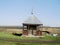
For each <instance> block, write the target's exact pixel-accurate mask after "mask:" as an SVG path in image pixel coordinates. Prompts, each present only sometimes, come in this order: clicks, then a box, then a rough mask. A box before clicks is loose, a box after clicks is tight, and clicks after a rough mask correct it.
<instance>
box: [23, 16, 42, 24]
mask: <svg viewBox="0 0 60 45" xmlns="http://www.w3.org/2000/svg"><path fill="white" fill-rule="evenodd" d="M23 24H42V23H41V22H40V20H38V18H37V17H36V16H35V15H31V16H30V17H29V18H28V19H27V20H26V21H24V22H23Z"/></svg>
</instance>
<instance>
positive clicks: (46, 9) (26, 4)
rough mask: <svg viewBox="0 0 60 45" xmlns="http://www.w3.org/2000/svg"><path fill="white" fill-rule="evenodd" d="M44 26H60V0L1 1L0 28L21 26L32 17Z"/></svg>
mask: <svg viewBox="0 0 60 45" xmlns="http://www.w3.org/2000/svg"><path fill="white" fill-rule="evenodd" d="M32 9H33V10H34V15H35V16H36V17H37V18H38V19H39V20H40V21H41V22H42V23H43V25H44V26H53V27H55V26H56V27H59V26H60V0H0V26H20V25H22V23H23V22H24V21H25V20H26V19H27V18H28V17H29V16H30V15H31V11H32Z"/></svg>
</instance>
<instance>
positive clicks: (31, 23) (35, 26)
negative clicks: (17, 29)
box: [23, 12, 43, 36]
mask: <svg viewBox="0 0 60 45" xmlns="http://www.w3.org/2000/svg"><path fill="white" fill-rule="evenodd" d="M40 27H43V24H42V23H41V22H40V21H39V20H38V19H37V17H36V16H35V15H34V14H33V12H32V14H31V16H30V17H29V18H28V19H27V20H26V21H25V22H23V35H26V36H28V35H33V36H40V35H42V31H41V30H40V29H39V28H40Z"/></svg>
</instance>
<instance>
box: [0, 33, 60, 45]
mask: <svg viewBox="0 0 60 45" xmlns="http://www.w3.org/2000/svg"><path fill="white" fill-rule="evenodd" d="M0 38H2V39H4V40H0V45H60V43H49V44H44V43H43V44H41V43H20V42H17V41H18V40H21V39H23V40H35V41H38V40H43V41H50V40H59V39H60V37H53V36H45V37H42V38H41V37H39V38H36V37H34V38H33V37H29V38H28V37H21V36H15V35H12V33H6V32H0ZM6 39H8V40H10V39H12V40H16V42H14V41H13V42H12V41H6Z"/></svg>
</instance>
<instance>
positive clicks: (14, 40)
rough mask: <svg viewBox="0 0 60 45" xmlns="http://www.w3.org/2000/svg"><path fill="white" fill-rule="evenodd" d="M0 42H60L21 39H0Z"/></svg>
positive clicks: (59, 41)
mask: <svg viewBox="0 0 60 45" xmlns="http://www.w3.org/2000/svg"><path fill="white" fill-rule="evenodd" d="M0 41H9V42H19V43H44V44H47V43H60V40H54V41H42V40H23V39H19V40H18V39H7V38H0Z"/></svg>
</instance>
